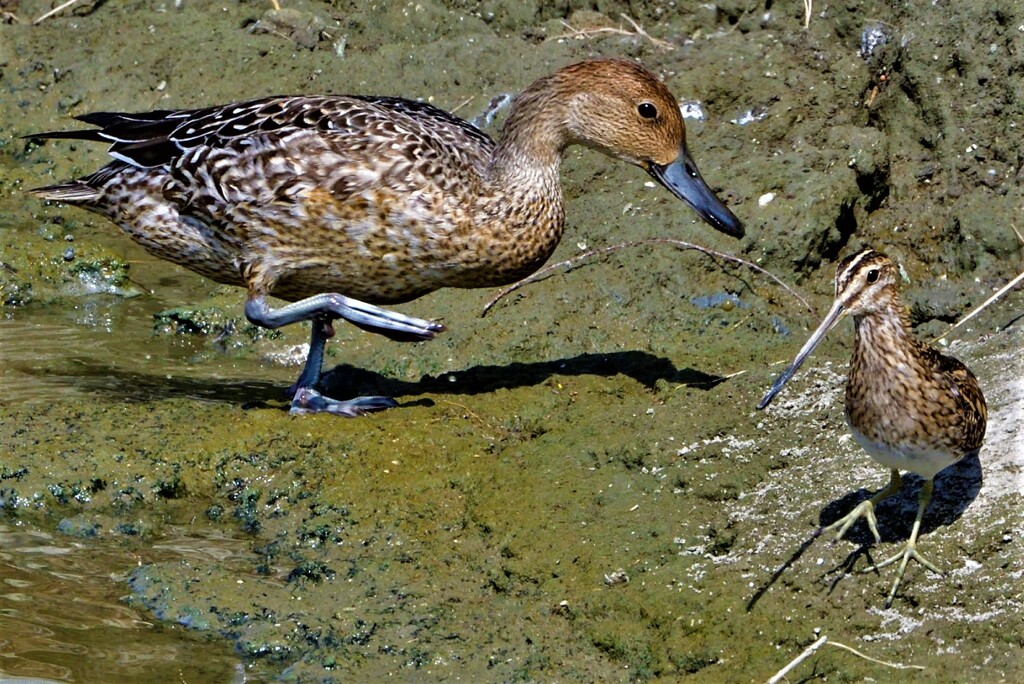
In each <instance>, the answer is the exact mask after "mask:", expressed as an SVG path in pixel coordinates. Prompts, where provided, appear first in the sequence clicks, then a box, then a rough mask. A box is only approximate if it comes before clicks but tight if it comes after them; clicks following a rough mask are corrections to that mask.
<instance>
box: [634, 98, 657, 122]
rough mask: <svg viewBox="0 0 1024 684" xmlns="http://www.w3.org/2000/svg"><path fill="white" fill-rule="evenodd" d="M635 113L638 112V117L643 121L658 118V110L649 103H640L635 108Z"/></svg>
mask: <svg viewBox="0 0 1024 684" xmlns="http://www.w3.org/2000/svg"><path fill="white" fill-rule="evenodd" d="M636 111H638V112H640V116H642V117H644V118H645V119H653V118H655V117H656V116H658V108H657V107H655V106H654V105H652V104H651V103H650V102H641V103H640V106H639V107H637V108H636Z"/></svg>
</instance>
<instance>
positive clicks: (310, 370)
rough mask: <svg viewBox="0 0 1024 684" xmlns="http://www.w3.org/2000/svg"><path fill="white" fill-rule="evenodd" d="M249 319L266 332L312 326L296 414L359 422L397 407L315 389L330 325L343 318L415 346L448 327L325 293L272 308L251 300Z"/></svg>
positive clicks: (386, 400) (298, 385)
mask: <svg viewBox="0 0 1024 684" xmlns="http://www.w3.org/2000/svg"><path fill="white" fill-rule="evenodd" d="M245 316H246V318H248V319H249V321H250V322H252V323H254V324H255V325H259V326H262V327H264V328H280V327H281V326H284V325H288V324H289V323H296V322H298V321H312V328H313V332H312V335H311V337H310V341H309V353H308V354H307V355H306V364H305V366H303V368H302V373H301V374H300V375H299V379H298V380H297V381H296V383H295V385H293V386H292V388H293V390H294V392H293V397H292V408H291V412H292V413H320V412H326V413H334V414H336V415H340V416H348V417H355V416H361V415H363V414H365V413H369V412H371V411H381V410H383V409H386V408H392V407H394V406H397V405H398V404H397V402H395V400H394V399H392V398H391V397H381V396H368V397H356V398H355V399H349V400H347V401H339V400H337V399H331V398H330V397H325V396H323V395H322V394H320V392H319V391H317V389H316V384H317V382H318V381H319V380H320V368H321V365H322V364H323V358H324V346H325V344H326V343H327V338H329V337H331V335H333V334H334V330H333V328H332V327H331V321H333V320H336V319H339V318H341V319H344V320H346V321H348V322H350V323H352V324H353V325H356V326H359V327H360V328H362V329H363V330H367V331H369V332H374V333H378V334H380V335H385V336H387V337H390V338H391V339H393V340H399V341H408V342H415V341H419V340H429V339H431V338H433V337H434V335H436V334H437V333H439V332H442V331H443V330H444V329H445V328H444V326H443V325H441V324H440V323H433V322H431V321H425V320H422V319H419V318H413V317H411V316H406V315H404V314H400V313H398V312H395V311H388V310H386V309H381V308H379V307H376V306H373V305H372V304H367V303H365V302H361V301H359V300H357V299H351V298H349V297H345V296H343V295H339V294H333V293H326V294H319V295H314V296H313V297H309V298H307V299H303V300H300V301H298V302H293V303H291V304H286V305H284V306H282V307H278V308H277V309H272V308H271V307H270V305H269V304H267V301H266V298H265V297H264V296H262V295H250V297H249V300H248V301H247V302H246V303H245Z"/></svg>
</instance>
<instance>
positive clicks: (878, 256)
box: [833, 249, 899, 323]
mask: <svg viewBox="0 0 1024 684" xmlns="http://www.w3.org/2000/svg"><path fill="white" fill-rule="evenodd" d="M898 279H899V273H898V272H897V270H896V265H895V264H894V263H893V262H892V260H891V259H890V258H889V257H887V256H885V255H884V254H882V253H880V252H876V251H875V250H873V249H865V250H862V251H860V252H857V253H856V254H853V255H851V256H848V257H846V258H845V259H843V260H842V261H841V262H840V263H839V267H838V268H837V269H836V303H835V304H833V307H834V306H836V305H839V306H841V307H842V311H840V312H839V318H837V319H836V321H835V322H836V323H838V322H839V320H841V319H842V318H843V317H844V316H845V315H846V314H852V315H854V316H860V315H862V314H867V313H874V312H878V311H881V310H884V309H886V308H888V307H889V306H891V304H892V300H893V298H894V297H896V283H897V280H898Z"/></svg>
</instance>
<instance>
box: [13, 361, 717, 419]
mask: <svg viewBox="0 0 1024 684" xmlns="http://www.w3.org/2000/svg"><path fill="white" fill-rule="evenodd" d="M23 370H24V371H25V372H26V373H29V374H37V375H43V376H45V378H46V382H47V383H53V384H58V385H64V386H68V387H71V388H73V389H74V390H76V391H79V392H84V393H87V394H93V395H103V396H107V397H109V398H110V399H111V400H120V401H127V402H133V403H141V402H149V401H156V400H161V399H169V398H190V399H198V400H201V401H210V402H217V403H232V404H239V405H242V406H245V407H246V408H259V407H273V406H274V405H275V404H276V405H278V406H279V407H280V408H281V410H288V408H289V405H288V403H287V402H286V401H284V395H285V389H286V385H283V384H279V383H270V382H264V381H258V380H257V381H253V380H232V379H225V378H222V377H221V378H197V377H192V376H175V375H161V374H149V373H140V372H137V371H127V370H123V369H119V368H116V367H113V366H111V365H109V364H105V363H95V362H89V361H81V360H79V361H77V362H76V363H75V364H74V365H73V366H69V367H65V368H62V369H60V371H58V372H54V370H53V369H47V370H46V371H43V370H36V369H28V368H26V369H23ZM296 374H297V371H296ZM582 375H594V376H599V377H612V376H615V375H624V376H627V377H630V378H632V379H633V380H635V381H637V382H638V383H640V384H641V385H643V386H644V387H645V388H647V389H648V390H653V389H654V388H655V387H656V386H657V383H658V382H659V381H665V382H669V383H673V384H677V385H686V386H688V387H693V388H697V389H705V390H710V389H712V388H713V387H715V386H717V385H718V384H720V383H722V382H725V380H727V379H728V378H726V377H723V376H719V375H713V374H710V373H705V372H703V371H700V370H695V369H692V368H676V367H675V365H673V363H672V362H671V361H670V360H669V359H666V358H664V357H660V356H655V355H653V354H649V353H647V352H642V351H623V352H610V353H607V354H592V353H587V354H580V355H578V356H574V357H571V358H567V359H557V360H551V361H535V362H529V363H510V364H507V365H492V366H472V367H470V368H466V369H462V370H455V371H450V372H445V373H442V374H441V375H439V376H438V377H434V376H431V375H425V376H423V377H422V378H420V379H418V380H400V379H397V378H392V377H388V376H386V375H382V374H380V373H378V372H375V371H372V370H367V369H363V368H356V367H354V366H351V365H348V364H342V365H339V366H336V367H335V368H333V369H331V370H330V371H328V372H326V373H324V375H323V376H322V377H321V379H320V387H321V388H322V389H323V391H324V393H325V394H327V395H328V396H330V397H333V398H337V399H348V398H351V397H355V396H360V395H367V394H382V395H385V396H392V397H398V398H402V397H413V396H417V395H430V394H441V395H475V394H485V393H488V392H493V391H496V390H499V389H513V388H516V387H528V386H535V385H539V384H541V383H543V382H544V381H545V380H547V379H548V378H550V377H552V376H567V377H571V376H582ZM404 403H405V404H406V405H412V404H422V403H430V400H429V399H428V398H419V399H416V400H414V401H411V402H404Z"/></svg>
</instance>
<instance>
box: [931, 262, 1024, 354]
mask: <svg viewBox="0 0 1024 684" xmlns="http://www.w3.org/2000/svg"><path fill="white" fill-rule="evenodd" d="M1021 280H1024V272H1021V273H1018V274H1017V277H1016V278H1014V279H1013V280H1011V281H1010V282H1008V283H1006V285H1003V286H1002V287H1001V288H999V291H998V292H996V293H995V294H994V295H992V296H991V297H989V298H988V299H986V300H985V301H984V302H982V303H981V304H979V305H978V307H977V308H975V309H974V311H972V312H971V313H969V314H967V315H966V316H964V317H963V318H961V319H960V320H959V321H957V322H956V323H954V324H953V325H952V326H950V328H949V330H947V331H946V332H944V333H942V334H941V335H939V336H938V337H936V338H935V339H933V340H932V342H938V341H939V340H941V339H943V338H945V337H948V336H949V334H950V333H951V332H953V331H954V330H956V329H957V328H959V327H960V326H961V325H963V324H964V323H966V322H967V321H969V320H971V319H972V318H974V317H975V316H977V315H978V314H979V313H981V310H982V309H984V308H985V307H987V306H988V305H989V304H991V303H992V302H994V301H996V300H997V299H999V298H1000V297H1002V296H1003V295H1004V294H1006V293H1007V292H1009V291H1010V290H1012V289H1013V288H1014V287H1016V285H1017V284H1018V283H1020V281H1021Z"/></svg>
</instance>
